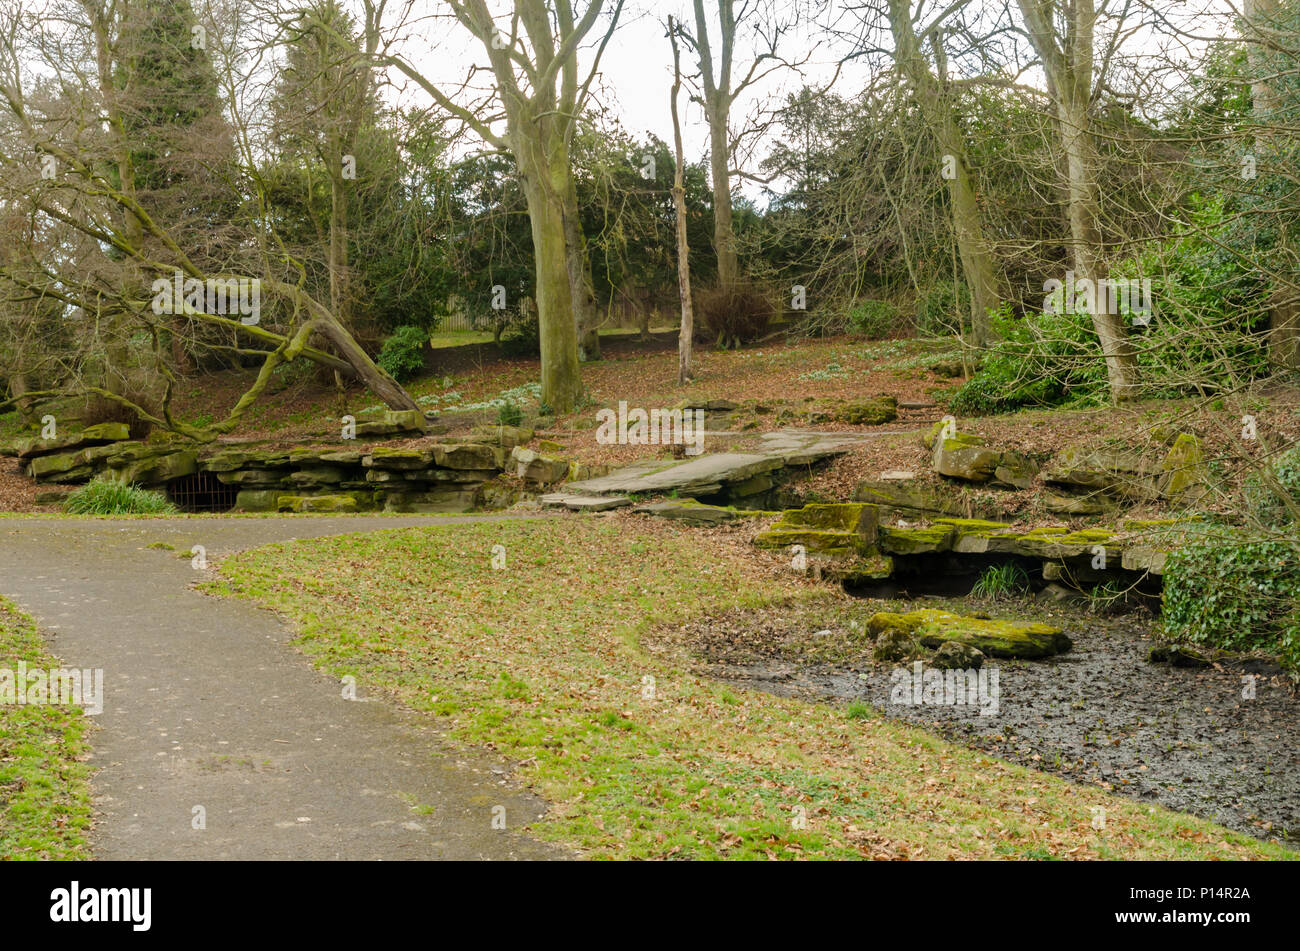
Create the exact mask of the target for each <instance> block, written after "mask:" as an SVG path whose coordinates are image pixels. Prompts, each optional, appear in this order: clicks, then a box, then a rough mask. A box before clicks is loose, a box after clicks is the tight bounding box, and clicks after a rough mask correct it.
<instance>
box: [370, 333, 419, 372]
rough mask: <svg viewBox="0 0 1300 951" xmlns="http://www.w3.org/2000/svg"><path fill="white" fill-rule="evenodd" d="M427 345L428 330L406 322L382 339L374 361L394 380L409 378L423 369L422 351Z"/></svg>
mask: <svg viewBox="0 0 1300 951" xmlns="http://www.w3.org/2000/svg"><path fill="white" fill-rule="evenodd" d="M428 345H429V332H428V331H427V330H424V329H423V328H421V327H416V326H414V325H412V324H406V325H404V326H401V327H398V328H397V329H396V330H394V331H393V334H392V336H390V337H389V338H388V339H387V340H385V341H384V346H383V349H382V350H380V351H379V359H378V360H377V361H376V362H377V363H378V364H379V366H380V367H382V368H383V369H384V370H386V371H387V372H388V374H389V375H390V376H391V377H392V378H393V379H395V380H409V379H410V378H411V377H413V376H415V374H417V373H419V372H420V371H421V370H423V369H424V351H425V348H427V347H428Z"/></svg>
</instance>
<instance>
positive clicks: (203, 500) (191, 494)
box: [167, 472, 239, 512]
mask: <svg viewBox="0 0 1300 951" xmlns="http://www.w3.org/2000/svg"><path fill="white" fill-rule="evenodd" d="M238 493H239V489H238V488H237V487H236V486H233V485H226V484H225V483H224V482H221V481H220V480H219V479H217V477H216V476H214V475H213V474H212V473H211V472H196V473H195V474H194V475H188V476H184V477H183V478H180V479H175V480H173V481H171V482H169V483H167V498H169V499H171V500H172V503H173V504H174V505H175V506H176V507H177V508H179V509H180V510H181V511H182V512H229V511H230V510H231V509H233V508H234V507H235V496H236V495H237V494H238Z"/></svg>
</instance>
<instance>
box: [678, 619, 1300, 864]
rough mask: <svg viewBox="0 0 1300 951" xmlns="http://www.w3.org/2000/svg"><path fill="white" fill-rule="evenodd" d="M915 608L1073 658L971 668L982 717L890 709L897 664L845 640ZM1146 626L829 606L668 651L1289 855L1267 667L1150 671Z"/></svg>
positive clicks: (1285, 775) (1282, 732)
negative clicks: (1050, 641)
mask: <svg viewBox="0 0 1300 951" xmlns="http://www.w3.org/2000/svg"><path fill="white" fill-rule="evenodd" d="M917 607H938V608H942V609H944V610H951V611H957V612H959V613H973V612H974V611H978V610H987V611H988V612H989V613H990V614H991V615H992V616H994V617H1019V618H1025V619H1035V620H1042V621H1046V622H1047V623H1051V624H1055V625H1057V626H1059V627H1062V628H1064V630H1065V633H1066V634H1067V635H1069V637H1070V638H1071V639H1072V640H1073V642H1074V646H1073V649H1072V650H1070V651H1069V652H1068V653H1065V654H1061V655H1058V656H1056V657H1053V658H1049V659H1045V660H1033V661H1020V660H1004V659H998V658H989V659H988V660H986V661H985V667H986V668H987V669H988V670H989V672H990V673H991V672H992V671H993V670H994V669H996V670H997V673H998V676H997V701H996V712H993V711H992V707H991V706H990V705H989V704H988V703H985V705H984V714H983V715H982V714H981V707H980V706H979V705H977V704H965V705H942V704H930V703H922V704H919V705H918V704H915V703H908V702H897V698H898V697H899V696H900V695H901V694H900V692H899V691H897V690H895V684H896V683H898V682H899V681H900V680H902V677H903V675H902V674H900V675H898V677H895V676H894V671H895V670H897V669H899V668H903V669H905V671H906V672H907V673H908V675H910V674H911V671H912V663H911V662H901V663H879V664H878V663H876V662H874V660H873V659H872V657H871V653H870V648H871V642H870V640H868V639H866V638H865V637H864V636H862V634H861V633H860V632H861V631H862V630H863V629H864V628H865V621H866V619H867V618H868V617H870V616H871V614H873V613H874V612H876V611H883V610H911V609H915V608H917ZM1157 623H1158V622H1156V621H1155V619H1154V618H1152V617H1151V615H1150V614H1148V613H1146V612H1139V613H1135V614H1129V615H1122V616H1111V617H1105V616H1096V615H1093V614H1091V613H1089V612H1087V611H1086V610H1083V609H1079V608H1073V607H1062V606H1059V605H1051V606H1050V607H1049V606H1044V605H1042V604H1036V603H1034V602H1032V601H1023V602H1012V603H1010V604H1007V603H1003V604H1000V605H997V604H995V605H988V604H984V603H975V602H971V601H966V602H961V601H946V600H940V599H933V600H918V601H912V602H907V603H905V604H902V605H900V604H898V603H897V602H883V601H856V602H850V603H848V604H845V603H844V601H843V600H840V601H836V602H828V603H818V602H813V603H812V604H806V605H801V606H795V607H786V608H778V609H772V610H766V611H761V610H760V611H733V612H729V613H727V614H725V615H722V616H720V617H714V618H708V619H701V620H699V621H697V622H694V623H692V624H690V625H687V626H686V627H684V628H682V629H680V630H678V631H677V632H676V633H675V638H681V639H682V640H683V642H684V643H685V644H686V645H687V646H688V647H689V649H690V650H691V651H692V652H693V653H694V655H695V656H696V657H697V659H698V660H699V662H700V668H699V669H700V671H701V672H702V673H707V674H708V675H709V676H712V677H715V678H718V679H722V680H726V681H728V682H731V683H735V684H737V685H738V686H745V687H751V688H754V689H758V690H763V691H767V692H770V693H773V694H778V695H782V696H790V697H799V698H802V699H805V700H811V701H820V702H835V703H848V702H852V701H861V702H865V703H867V704H870V705H871V706H872V707H874V708H876V709H877V710H879V711H880V712H881V713H882V714H883V715H885V716H887V717H889V718H891V719H895V720H899V721H905V722H908V723H912V724H916V725H918V726H921V727H924V728H926V729H928V730H930V731H932V732H934V733H936V734H939V735H941V736H943V737H944V738H946V739H948V740H950V741H952V742H955V743H958V744H961V745H964V746H967V747H970V748H972V749H978V750H981V751H983V752H986V753H989V754H991V755H994V756H997V757H999V758H1001V759H1004V760H1008V761H1011V762H1016V763H1020V764H1023V765H1025V766H1028V767H1030V768H1033V769H1037V770H1041V771H1044V772H1050V773H1054V774H1056V775H1058V776H1061V777H1062V778H1065V779H1068V780H1070V781H1073V782H1078V783H1088V784H1095V785H1100V786H1103V787H1105V788H1107V789H1110V790H1113V791H1114V792H1116V793H1119V794H1122V795H1126V796H1131V797H1133V798H1136V799H1140V800H1143V801H1146V802H1153V803H1159V804H1160V805H1162V806H1165V807H1167V808H1170V809H1175V810H1179V811H1183V812H1189V813H1192V814H1194V815H1198V816H1203V817H1205V818H1208V819H1212V820H1213V821H1215V822H1218V823H1220V824H1221V825H1224V826H1226V827H1228V828H1230V829H1235V830H1238V831H1240V832H1245V833H1249V834H1251V835H1254V836H1257V837H1259V838H1267V839H1273V840H1277V841H1282V842H1286V843H1288V844H1290V845H1292V846H1295V847H1298V848H1300V700H1297V698H1296V697H1295V696H1294V695H1293V693H1292V689H1291V685H1290V683H1289V682H1288V681H1287V679H1286V678H1285V676H1283V674H1282V672H1281V670H1280V669H1279V668H1278V667H1277V665H1276V664H1274V663H1272V662H1271V661H1266V660H1255V659H1244V660H1240V661H1233V662H1232V663H1230V664H1224V665H1221V666H1216V667H1212V668H1206V669H1185V668H1173V667H1169V666H1165V665H1162V664H1161V665H1157V664H1152V663H1150V662H1149V661H1148V660H1147V651H1148V650H1149V649H1150V647H1151V645H1152V643H1153V641H1152V640H1151V635H1152V633H1153V632H1154V631H1155V630H1156V627H1157ZM987 682H988V681H986V683H987ZM907 683H909V684H910V683H911V681H910V680H908V681H907ZM902 693H903V694H910V691H907V690H904V691H903V692H902ZM913 699H914V696H913ZM985 699H986V700H987V697H986V698H985Z"/></svg>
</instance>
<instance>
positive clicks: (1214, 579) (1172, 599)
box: [1163, 532, 1300, 670]
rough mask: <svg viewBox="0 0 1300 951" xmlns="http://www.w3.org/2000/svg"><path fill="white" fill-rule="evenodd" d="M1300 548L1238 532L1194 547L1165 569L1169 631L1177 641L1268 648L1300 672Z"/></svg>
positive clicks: (1181, 552) (1176, 554)
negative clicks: (1299, 556)
mask: <svg viewBox="0 0 1300 951" xmlns="http://www.w3.org/2000/svg"><path fill="white" fill-rule="evenodd" d="M1297 555H1300V546H1298V545H1297V543H1296V542H1295V541H1293V540H1287V541H1282V540H1277V539H1270V538H1259V537H1257V536H1251V535H1247V534H1245V533H1241V532H1232V533H1230V534H1227V535H1225V536H1222V537H1218V538H1215V539H1214V540H1208V539H1207V540H1205V541H1198V542H1194V543H1193V544H1190V545H1186V546H1184V547H1182V548H1180V549H1178V550H1177V551H1176V552H1174V553H1173V554H1171V555H1170V556H1169V559H1168V560H1167V561H1166V562H1165V569H1164V594H1163V600H1164V611H1163V620H1164V629H1165V634H1166V635H1167V636H1168V637H1170V638H1171V639H1172V640H1175V641H1191V642H1193V643H1197V644H1204V645H1206V646H1208V647H1216V648H1221V649H1223V650H1235V651H1253V650H1262V651H1266V652H1268V653H1270V654H1276V655H1278V656H1279V657H1280V658H1281V659H1282V662H1283V663H1284V664H1285V665H1286V666H1287V667H1289V668H1290V669H1292V670H1298V669H1300V558H1297Z"/></svg>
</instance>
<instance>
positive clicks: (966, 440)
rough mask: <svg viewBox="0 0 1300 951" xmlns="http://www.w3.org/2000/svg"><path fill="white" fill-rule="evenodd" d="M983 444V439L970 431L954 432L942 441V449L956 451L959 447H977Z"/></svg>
mask: <svg viewBox="0 0 1300 951" xmlns="http://www.w3.org/2000/svg"><path fill="white" fill-rule="evenodd" d="M983 445H984V440H983V439H982V438H981V437H979V436H972V435H971V434H970V433H956V434H954V435H952V436H949V437H948V438H947V439H945V440H944V441H943V451H944V452H956V451H957V450H959V449H978V448H979V447H981V446H983Z"/></svg>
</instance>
